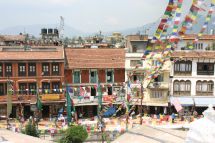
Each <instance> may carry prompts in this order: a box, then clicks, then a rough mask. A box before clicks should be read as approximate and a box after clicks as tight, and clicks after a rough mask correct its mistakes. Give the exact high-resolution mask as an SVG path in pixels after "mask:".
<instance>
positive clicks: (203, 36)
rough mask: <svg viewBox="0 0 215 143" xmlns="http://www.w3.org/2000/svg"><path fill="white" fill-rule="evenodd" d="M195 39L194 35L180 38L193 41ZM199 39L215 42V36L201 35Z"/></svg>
mask: <svg viewBox="0 0 215 143" xmlns="http://www.w3.org/2000/svg"><path fill="white" fill-rule="evenodd" d="M196 37H197V35H196V34H186V35H184V36H183V37H181V38H182V40H194V39H195V38H196ZM199 39H202V40H215V35H202V36H201V37H200V38H199Z"/></svg>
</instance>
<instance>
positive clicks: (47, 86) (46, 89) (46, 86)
mask: <svg viewBox="0 0 215 143" xmlns="http://www.w3.org/2000/svg"><path fill="white" fill-rule="evenodd" d="M42 92H43V93H45V94H48V93H50V83H48V82H43V83H42Z"/></svg>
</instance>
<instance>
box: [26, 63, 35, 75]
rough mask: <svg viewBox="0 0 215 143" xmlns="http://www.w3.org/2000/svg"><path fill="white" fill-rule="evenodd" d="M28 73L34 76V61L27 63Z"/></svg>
mask: <svg viewBox="0 0 215 143" xmlns="http://www.w3.org/2000/svg"><path fill="white" fill-rule="evenodd" d="M28 75H29V76H36V64H35V63H29V64H28Z"/></svg>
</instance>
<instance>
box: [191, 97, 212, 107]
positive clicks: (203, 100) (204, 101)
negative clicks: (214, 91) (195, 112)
mask: <svg viewBox="0 0 215 143" xmlns="http://www.w3.org/2000/svg"><path fill="white" fill-rule="evenodd" d="M194 101H195V104H196V106H199V107H208V105H210V104H212V105H213V106H215V97H195V98H194Z"/></svg>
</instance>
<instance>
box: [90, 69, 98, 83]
mask: <svg viewBox="0 0 215 143" xmlns="http://www.w3.org/2000/svg"><path fill="white" fill-rule="evenodd" d="M90 83H97V71H95V70H91V71H90Z"/></svg>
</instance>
